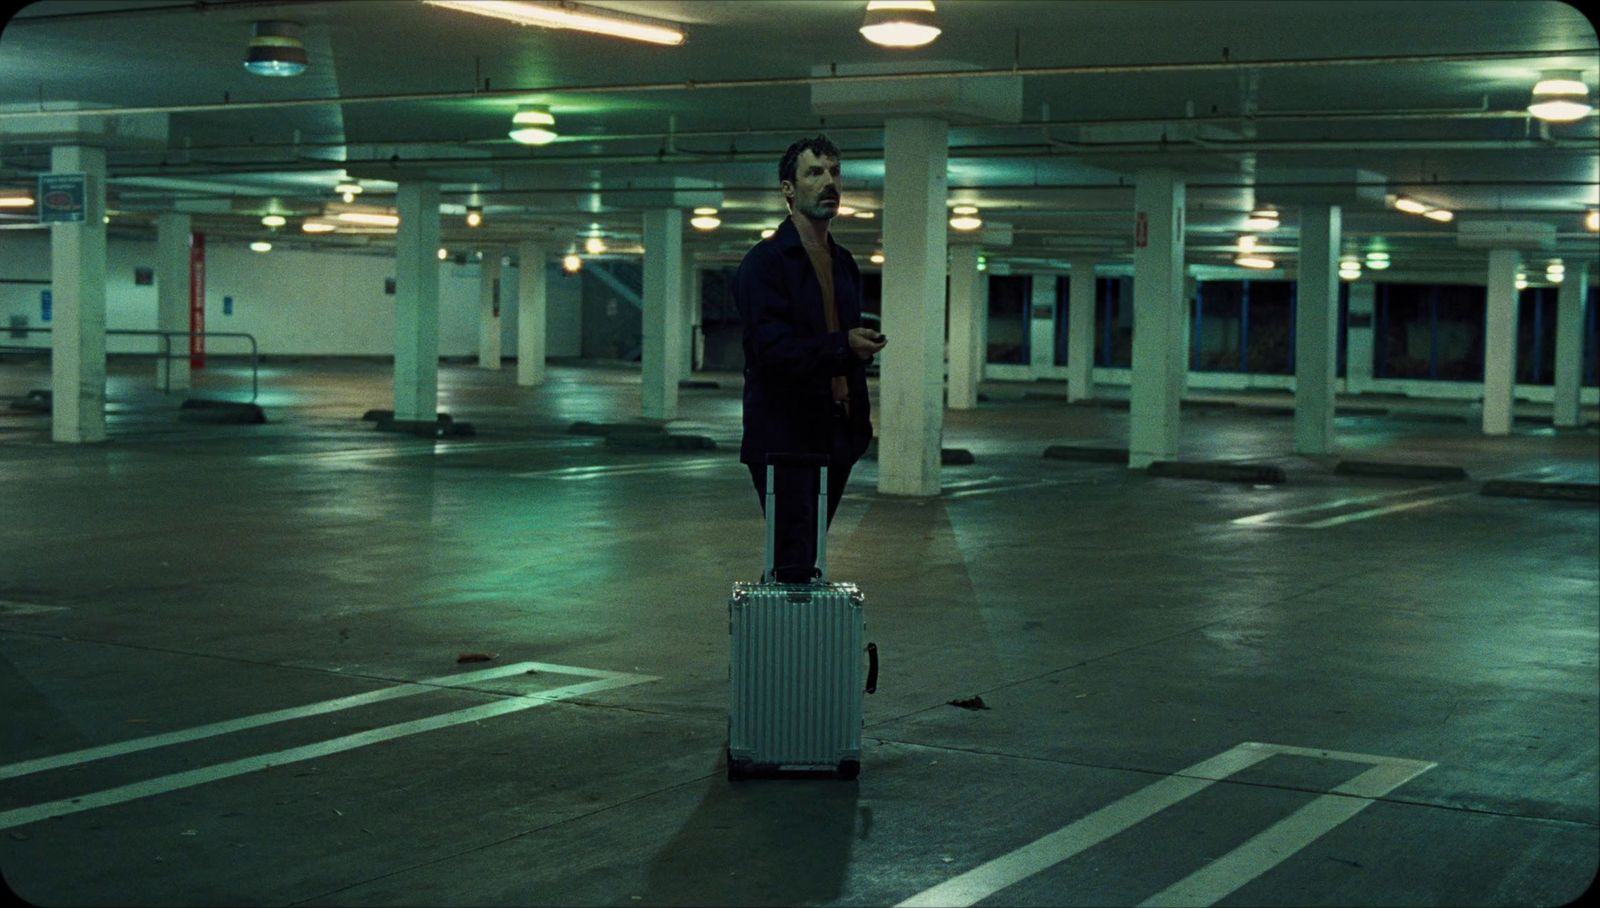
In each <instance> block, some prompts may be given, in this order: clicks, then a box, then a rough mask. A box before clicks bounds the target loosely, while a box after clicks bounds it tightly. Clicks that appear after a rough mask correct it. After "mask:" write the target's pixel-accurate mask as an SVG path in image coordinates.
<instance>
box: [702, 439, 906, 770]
mask: <svg viewBox="0 0 1600 908" xmlns="http://www.w3.org/2000/svg"><path fill="white" fill-rule="evenodd" d="M775 465H783V466H791V465H792V466H811V465H815V466H818V467H820V470H821V475H820V477H819V482H818V485H819V493H818V496H817V497H818V502H817V567H818V569H819V570H820V571H821V577H820V578H818V579H817V580H816V581H815V582H813V583H778V582H776V581H775V580H774V568H773V563H774V560H775V554H776V525H775V523H774V517H775V516H776V514H777V505H776V491H777V483H776V482H775V477H774V466H775ZM766 511H767V544H766V564H765V568H764V570H763V571H762V574H761V581H760V582H758V583H749V582H745V581H739V582H735V583H734V585H733V595H732V596H731V597H730V598H729V600H728V635H729V644H730V653H729V657H728V682H729V683H728V686H729V688H730V697H729V705H728V754H727V756H728V778H730V779H740V778H744V777H746V776H758V775H761V776H770V775H778V774H782V773H790V772H819V771H821V772H837V773H838V774H839V776H840V777H841V778H844V779H853V778H855V777H856V775H857V774H858V773H859V772H860V771H861V717H862V694H863V692H865V693H871V692H872V691H873V690H874V689H876V686H877V675H878V652H877V647H876V646H874V645H872V644H870V643H869V644H866V645H865V647H863V643H862V641H863V638H864V636H865V633H866V622H865V618H864V616H863V614H862V608H861V607H862V602H863V597H862V595H861V591H860V590H859V589H857V588H856V585H855V584H853V583H832V582H829V580H828V555H827V547H826V546H827V528H828V521H827V514H828V467H827V459H826V458H824V457H810V456H804V455H773V456H772V457H770V458H769V459H768V463H767V508H766ZM863 650H865V652H866V655H867V657H868V660H869V661H870V662H871V668H870V669H866V667H865V666H864V665H863V660H862V658H861V656H862V653H863ZM864 670H865V678H863V672H864Z"/></svg>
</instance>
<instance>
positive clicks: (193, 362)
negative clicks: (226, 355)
mask: <svg viewBox="0 0 1600 908" xmlns="http://www.w3.org/2000/svg"><path fill="white" fill-rule="evenodd" d="M205 330H206V235H205V234H203V233H193V234H190V235H189V368H191V369H204V368H205V367H206V338H205Z"/></svg>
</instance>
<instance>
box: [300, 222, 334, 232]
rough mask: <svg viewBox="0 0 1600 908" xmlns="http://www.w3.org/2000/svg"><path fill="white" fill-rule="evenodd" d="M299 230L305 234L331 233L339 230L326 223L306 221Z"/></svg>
mask: <svg viewBox="0 0 1600 908" xmlns="http://www.w3.org/2000/svg"><path fill="white" fill-rule="evenodd" d="M300 229H301V230H304V231H305V232H306V233H332V232H334V231H335V230H338V229H339V228H338V227H337V226H336V225H333V224H330V223H328V222H327V221H306V222H305V223H303V224H301V225H300Z"/></svg>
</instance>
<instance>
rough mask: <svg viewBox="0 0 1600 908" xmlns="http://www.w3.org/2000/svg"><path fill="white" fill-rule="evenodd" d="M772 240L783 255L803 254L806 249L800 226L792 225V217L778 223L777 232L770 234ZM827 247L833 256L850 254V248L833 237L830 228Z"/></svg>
mask: <svg viewBox="0 0 1600 908" xmlns="http://www.w3.org/2000/svg"><path fill="white" fill-rule="evenodd" d="M772 242H774V243H776V244H777V245H778V251H779V252H781V253H783V254H784V255H804V254H805V251H806V245H805V243H803V242H801V241H800V228H798V227H796V226H795V225H794V218H793V217H785V218H784V219H783V223H782V224H779V225H778V232H777V233H774V234H773V235H772ZM828 248H829V249H831V250H832V251H833V254H834V256H838V255H840V254H841V253H842V254H844V255H847V256H848V255H849V254H850V250H848V249H846V248H844V246H842V245H840V243H839V241H838V240H836V239H834V238H833V231H831V230H830V231H828Z"/></svg>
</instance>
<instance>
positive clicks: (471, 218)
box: [467, 205, 483, 227]
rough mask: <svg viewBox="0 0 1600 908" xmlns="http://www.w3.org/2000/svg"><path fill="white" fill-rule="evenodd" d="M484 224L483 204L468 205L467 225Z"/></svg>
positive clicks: (477, 225) (476, 225)
mask: <svg viewBox="0 0 1600 908" xmlns="http://www.w3.org/2000/svg"><path fill="white" fill-rule="evenodd" d="M482 225H483V206H482V205H468V206H467V226H468V227H479V226H482Z"/></svg>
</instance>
